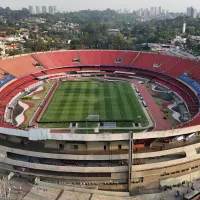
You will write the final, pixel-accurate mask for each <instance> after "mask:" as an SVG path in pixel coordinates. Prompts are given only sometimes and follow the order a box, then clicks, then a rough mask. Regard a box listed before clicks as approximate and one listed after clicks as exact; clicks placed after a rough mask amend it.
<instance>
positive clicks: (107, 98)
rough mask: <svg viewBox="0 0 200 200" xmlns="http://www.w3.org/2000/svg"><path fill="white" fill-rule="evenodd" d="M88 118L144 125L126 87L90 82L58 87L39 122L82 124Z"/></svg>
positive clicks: (71, 83) (143, 117)
mask: <svg viewBox="0 0 200 200" xmlns="http://www.w3.org/2000/svg"><path fill="white" fill-rule="evenodd" d="M88 115H99V119H100V120H102V121H111V120H112V121H115V120H116V121H118V120H130V121H132V122H135V123H136V122H141V123H143V122H145V121H147V119H146V116H145V114H144V112H143V109H142V108H141V105H140V103H139V101H138V99H137V97H136V96H135V93H134V90H133V87H132V85H131V84H130V83H128V82H100V81H94V80H93V81H87V82H78V81H77V82H62V83H60V85H59V86H58V88H57V90H56V91H55V93H54V95H53V97H52V99H51V101H50V103H49V105H48V107H47V109H46V110H45V111H44V114H43V116H42V117H41V119H40V122H61V121H86V118H87V117H88ZM138 116H141V119H138ZM139 120H140V121H139Z"/></svg>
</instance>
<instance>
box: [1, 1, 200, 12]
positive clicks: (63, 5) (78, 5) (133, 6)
mask: <svg viewBox="0 0 200 200" xmlns="http://www.w3.org/2000/svg"><path fill="white" fill-rule="evenodd" d="M29 5H32V6H36V5H38V6H43V5H44V6H49V5H56V6H57V10H60V11H77V10H84V9H92V10H93V9H97V10H104V9H107V8H110V9H115V10H117V9H120V8H121V9H124V8H126V9H129V10H137V9H139V8H150V7H154V6H161V7H162V8H163V9H167V10H170V11H174V12H185V11H186V8H187V7H189V6H193V7H195V8H196V9H197V10H199V9H200V2H199V0H190V1H186V0H184V1H182V0H176V1H174V0H168V1H160V0H151V1H146V0H140V1H139V2H137V3H135V2H134V1H132V0H120V1H119V0H101V1H95V0H84V1H80V0H73V1H65V0H57V1H49V0H43V1H42V3H41V0H35V1H32V0H18V1H16V0H7V1H3V2H1V4H0V6H1V7H4V8H5V7H10V8H11V9H21V8H22V7H26V8H28V6H29Z"/></svg>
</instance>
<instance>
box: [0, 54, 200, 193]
mask: <svg viewBox="0 0 200 200" xmlns="http://www.w3.org/2000/svg"><path fill="white" fill-rule="evenodd" d="M199 67H200V63H199V62H198V61H195V60H189V59H185V58H179V57H170V56H166V55H160V54H152V53H145V52H131V51H97V50H88V51H87V50H86V51H84V50H83V51H60V52H44V53H43V52H41V53H37V54H30V55H21V56H16V57H13V58H8V59H3V60H0V70H1V80H2V81H1V84H2V85H1V91H0V100H1V106H0V111H1V113H0V117H1V122H0V125H1V128H0V133H1V134H0V140H1V143H0V144H1V145H0V149H1V150H0V153H1V157H0V169H2V170H6V171H12V172H16V173H19V174H22V175H24V176H29V177H30V176H33V177H40V179H41V180H44V181H54V182H65V183H66V184H75V185H85V187H87V186H88V187H91V185H96V186H98V188H99V189H102V190H126V191H127V190H128V191H130V192H138V191H141V190H151V189H159V188H160V186H164V185H173V184H179V183H182V182H184V181H191V180H193V179H196V178H199V176H200V174H199V168H200V154H199V153H200V135H199V131H200V125H199V123H200V115H199V94H200V93H199V86H198V80H199V78H200V77H199V76H200V75H199V74H200V73H199V70H200V68H199ZM80 71H84V72H87V71H88V72H89V73H90V74H91V73H92V74H95V76H102V75H103V76H105V75H106V76H114V77H115V78H116V75H117V77H119V76H120V77H123V78H124V79H127V80H128V79H130V78H133V77H134V76H135V77H140V78H145V79H146V80H147V79H148V80H151V81H153V82H155V83H157V84H159V85H161V86H163V87H167V88H168V89H169V91H171V92H173V93H175V94H177V96H179V97H180V99H181V101H179V104H180V105H182V104H184V105H185V109H186V110H184V113H183V115H184V116H183V117H182V119H184V118H185V116H186V120H185V121H184V120H183V121H184V122H183V123H182V124H181V125H180V126H179V127H175V128H173V129H171V130H162V131H156V129H154V131H151V132H142V133H132V132H130V133H123V134H115V133H112V134H111V133H107V134H89V135H88V134H84V135H81V134H69V133H67V134H66V133H63V132H59V131H58V132H57V131H55V130H51V129H39V128H30V129H29V130H21V129H19V128H17V127H15V126H14V125H13V124H12V119H11V117H12V115H11V112H12V106H13V104H12V103H13V102H15V101H16V100H18V97H20V95H21V94H22V93H24V92H25V91H26V89H27V88H29V89H30V88H31V86H32V85H35V84H36V85H37V84H38V85H39V84H42V82H43V81H44V80H47V79H48V78H49V77H54V76H57V75H61V74H62V75H63V73H64V74H65V75H67V76H70V75H72V74H74V73H76V72H80ZM157 126H159V124H155V127H157ZM180 138H182V139H180Z"/></svg>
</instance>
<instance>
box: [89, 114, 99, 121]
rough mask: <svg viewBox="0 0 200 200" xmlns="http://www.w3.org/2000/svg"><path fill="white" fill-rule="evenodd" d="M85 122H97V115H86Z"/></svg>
mask: <svg viewBox="0 0 200 200" xmlns="http://www.w3.org/2000/svg"><path fill="white" fill-rule="evenodd" d="M87 121H99V115H88V116H87Z"/></svg>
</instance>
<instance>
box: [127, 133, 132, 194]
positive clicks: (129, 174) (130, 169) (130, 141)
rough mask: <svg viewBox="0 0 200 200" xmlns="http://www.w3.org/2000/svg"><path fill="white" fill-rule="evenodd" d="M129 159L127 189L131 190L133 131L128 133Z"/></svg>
mask: <svg viewBox="0 0 200 200" xmlns="http://www.w3.org/2000/svg"><path fill="white" fill-rule="evenodd" d="M128 158H129V160H128V191H129V193H130V191H131V182H132V166H133V133H132V132H130V134H129V157H128Z"/></svg>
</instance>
